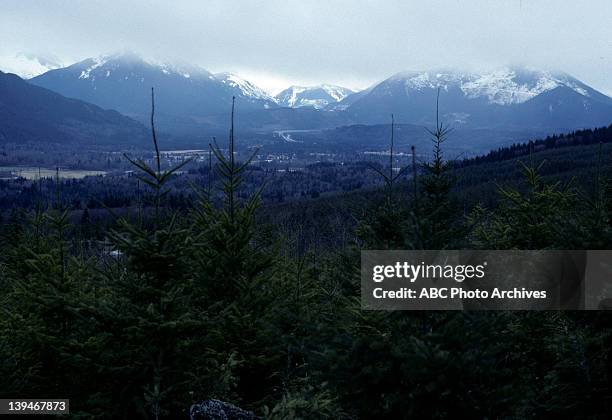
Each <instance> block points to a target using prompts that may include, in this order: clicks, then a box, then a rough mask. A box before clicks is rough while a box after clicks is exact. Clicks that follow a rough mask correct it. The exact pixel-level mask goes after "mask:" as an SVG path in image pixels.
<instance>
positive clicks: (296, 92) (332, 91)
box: [275, 85, 354, 109]
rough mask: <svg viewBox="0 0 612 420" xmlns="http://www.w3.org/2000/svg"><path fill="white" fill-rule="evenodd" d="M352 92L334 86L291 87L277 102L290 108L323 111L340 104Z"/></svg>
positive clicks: (278, 96)
mask: <svg viewBox="0 0 612 420" xmlns="http://www.w3.org/2000/svg"><path fill="white" fill-rule="evenodd" d="M352 93H354V92H353V91H352V90H350V89H347V88H344V87H341V86H334V85H320V86H308V87H306V86H291V87H289V88H287V89H285V90H284V91H282V92H280V93H279V94H278V95H276V97H275V98H276V101H277V103H278V104H279V105H281V106H286V107H290V108H300V107H306V106H308V107H313V108H315V109H322V108H325V107H327V106H328V105H330V104H334V103H337V102H340V101H341V100H343V99H344V98H346V97H347V96H349V95H350V94H352Z"/></svg>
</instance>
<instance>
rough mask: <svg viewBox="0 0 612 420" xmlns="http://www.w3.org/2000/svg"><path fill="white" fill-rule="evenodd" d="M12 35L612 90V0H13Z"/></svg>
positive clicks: (273, 84) (70, 44)
mask: <svg viewBox="0 0 612 420" xmlns="http://www.w3.org/2000/svg"><path fill="white" fill-rule="evenodd" d="M0 39H1V40H2V41H1V42H0V56H2V55H4V56H7V55H10V54H16V53H20V52H22V53H35V54H43V55H47V54H48V55H54V56H56V57H58V58H59V59H60V60H62V61H64V62H73V61H78V60H80V59H83V58H86V57H91V56H97V55H100V54H105V53H109V52H115V51H118V50H131V51H134V52H136V53H140V54H142V55H144V56H149V57H155V58H159V59H170V60H172V59H180V60H183V61H188V62H192V63H195V64H199V65H201V66H203V67H204V68H206V69H208V70H210V71H214V72H217V71H232V72H236V73H238V74H239V75H241V76H243V77H245V78H247V79H249V80H251V81H253V82H255V83H256V84H258V85H260V86H261V87H262V88H264V89H267V90H269V91H272V92H277V91H279V90H280V89H282V88H284V87H286V86H287V85H289V84H294V83H295V84H316V83H322V82H326V83H335V84H340V85H345V86H348V87H352V88H364V87H367V86H368V85H369V84H371V83H373V82H375V81H378V80H382V79H384V78H386V77H388V76H389V75H391V74H393V73H396V72H398V71H401V70H419V69H427V68H433V67H441V66H443V67H459V68H466V69H470V68H489V67H497V66H501V65H506V64H525V65H530V66H534V67H547V68H555V69H560V70H564V71H567V72H569V73H571V74H573V75H574V76H576V77H578V78H579V79H581V80H583V81H585V82H586V83H588V84H590V85H592V86H593V87H595V88H597V89H599V90H602V91H604V92H605V93H607V94H612V0H371V1H366V0H299V1H293V0H268V1H256V0H244V1H237V0H164V1H157V0H88V1H86V0H40V1H36V0H2V2H1V5H0ZM0 65H1V63H0ZM0 68H1V67H0Z"/></svg>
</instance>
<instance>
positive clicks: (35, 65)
mask: <svg viewBox="0 0 612 420" xmlns="http://www.w3.org/2000/svg"><path fill="white" fill-rule="evenodd" d="M60 67H63V64H62V62H61V61H60V60H59V59H57V58H56V57H43V56H37V55H34V54H26V53H18V54H14V55H3V56H0V70H2V71H3V72H5V73H14V74H16V75H17V76H19V77H21V78H23V79H30V78H32V77H34V76H38V75H39V74H43V73H45V72H47V71H49V70H53V69H57V68H60Z"/></svg>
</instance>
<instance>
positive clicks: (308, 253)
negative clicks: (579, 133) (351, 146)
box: [0, 125, 612, 419]
mask: <svg viewBox="0 0 612 420" xmlns="http://www.w3.org/2000/svg"><path fill="white" fill-rule="evenodd" d="M605 130H608V131H604V134H602V136H603V138H601V139H600V140H598V141H596V142H595V144H587V143H580V144H578V145H572V146H568V147H563V148H558V147H550V148H547V147H544V148H543V150H539V145H541V144H542V143H537V142H536V143H535V147H534V145H532V146H520V147H519V146H517V147H516V148H515V149H516V150H518V149H520V150H526V152H525V153H522V152H521V153H519V154H512V156H511V158H509V159H506V158H505V155H504V153H505V152H498V155H494V154H493V155H489V156H488V157H484V158H481V159H479V160H478V159H477V160H476V161H474V162H472V163H465V164H456V163H453V162H451V161H449V160H448V156H446V155H445V153H444V151H445V147H446V145H447V144H448V142H452V140H453V139H452V133H449V132H448V130H447V129H446V127H445V126H443V125H439V126H437V127H435V129H434V130H432V133H431V134H432V138H431V140H432V142H431V146H432V156H433V159H431V160H426V161H422V162H416V167H414V168H411V167H409V168H408V169H407V171H408V173H412V174H416V176H411V177H408V178H400V177H398V176H399V175H400V174H402V173H403V172H400V173H398V172H396V171H394V170H393V168H392V167H389V166H388V167H384V166H382V167H374V168H375V169H372V171H374V173H376V174H377V176H378V177H380V180H381V183H382V185H383V186H382V187H381V188H378V189H373V190H371V191H366V192H365V193H364V192H363V191H362V192H352V193H349V194H348V195H345V196H341V197H337V198H329V197H320V198H318V199H316V200H313V201H308V202H307V203H304V202H296V203H301V204H296V203H293V204H283V205H279V204H276V205H274V206H273V207H264V208H262V207H261V194H262V193H261V191H262V190H261V189H249V190H248V191H247V192H246V193H245V192H244V190H242V189H241V188H242V187H243V186H244V185H243V181H244V179H245V177H246V173H247V170H248V163H249V162H248V161H246V162H239V161H237V160H235V158H234V156H235V155H234V153H233V152H234V133H233V126H232V128H231V130H230V136H229V144H228V145H227V146H226V147H227V148H228V151H227V153H225V152H224V151H222V150H221V149H220V148H219V147H218V146H215V147H214V149H213V151H214V157H215V161H216V164H215V169H216V171H217V173H218V178H216V179H215V183H214V185H212V188H213V190H211V191H208V190H207V189H206V188H201V189H197V191H198V192H197V194H195V196H197V198H196V199H193V200H191V201H190V202H189V206H188V208H186V209H179V208H176V207H173V206H171V205H170V204H169V201H170V196H169V195H168V194H167V192H168V190H169V189H170V188H171V184H172V183H173V182H175V181H176V180H177V179H178V178H177V177H174V176H173V175H175V174H176V173H177V172H178V171H180V170H181V169H182V168H183V165H184V164H185V163H186V162H183V163H179V164H178V165H177V166H174V167H165V166H162V163H161V162H162V160H161V159H160V154H159V145H158V143H157V139H156V138H155V137H154V138H153V141H154V143H153V147H154V148H155V151H156V153H155V156H156V159H155V160H154V161H153V162H152V164H148V163H145V162H144V161H141V160H134V159H132V158H130V156H129V155H127V156H126V159H127V160H129V161H130V162H131V163H132V165H133V167H134V170H135V171H136V172H137V174H138V176H139V177H140V180H141V183H142V186H143V188H144V187H145V186H146V188H147V191H146V192H143V194H146V195H147V197H148V200H147V203H149V205H148V207H147V208H146V209H143V208H141V207H138V208H136V209H134V210H135V211H131V212H129V213H125V212H124V213H122V214H123V215H124V214H128V216H122V214H117V212H116V211H115V210H110V211H111V212H115V213H116V214H115V215H113V217H114V222H113V223H112V228H109V229H108V230H106V231H104V233H105V235H104V238H103V239H104V240H101V239H100V238H96V239H97V241H94V242H95V243H94V244H93V245H92V241H91V239H92V234H91V231H90V230H88V229H85V228H84V227H83V226H87V225H86V224H84V223H81V224H74V223H70V207H69V206H70V203H68V202H66V200H65V199H64V198H63V195H62V189H61V188H60V187H59V184H57V186H58V188H57V189H56V191H55V195H54V197H53V199H52V200H51V203H52V205H51V206H50V207H48V208H47V207H44V206H42V205H41V206H38V207H36V206H35V207H34V208H32V209H28V210H26V211H23V212H14V213H13V216H11V217H10V219H9V220H5V221H3V224H2V226H3V229H2V232H1V234H2V244H1V246H0V276H1V277H0V312H1V314H2V316H0V359H1V360H3V361H4V363H2V364H1V365H0V395H19V396H21V397H40V396H41V395H45V396H47V397H57V398H65V397H66V396H69V398H70V399H71V403H70V408H71V413H72V414H71V417H72V418H83V419H91V418H126V419H127V418H155V419H162V418H163V419H176V418H185V416H186V415H187V410H188V409H189V406H190V405H191V404H192V403H194V402H196V401H200V400H203V399H207V398H218V399H221V400H224V401H230V402H232V403H234V404H237V405H239V406H241V407H243V408H246V409H250V410H253V411H254V412H255V413H257V414H258V415H261V416H265V417H266V418H279V419H280V418H283V419H284V418H309V419H310V418H446V417H452V418H458V417H460V418H597V419H599V418H601V419H603V418H607V417H608V416H609V412H610V409H612V407H611V404H612V400H611V399H610V389H609V383H610V380H611V379H612V378H611V375H612V319H611V318H610V316H608V314H607V313H606V312H597V311H596V312H588V313H587V312H581V313H574V312H503V311H500V312H382V311H362V310H361V308H360V299H359V284H360V272H359V270H360V251H361V250H365V249H461V248H475V249H548V248H551V249H610V247H611V246H612V225H611V221H610V216H611V210H612V195H611V190H610V183H609V176H610V162H611V159H610V145H609V144H608V141H609V128H608V129H605ZM606 133H607V134H606ZM604 138H605V142H604ZM600 141H601V142H600ZM555 142H556V141H555ZM543 144H547V143H546V141H545V142H544V143H543ZM501 155H504V157H502V156H501ZM518 155H520V159H516V156H518ZM391 162H393V156H391ZM390 166H392V165H390ZM572 178H575V181H571V179H572ZM570 181H571V182H570ZM260 187H261V188H265V185H261V186H260ZM217 193H218V194H219V195H220V197H221V199H220V200H218V199H216V198H215V197H216V194H217ZM336 203H339V204H336ZM351 203H353V204H351ZM355 203H359V205H355ZM302 204H304V205H302ZM331 208H334V209H338V208H340V209H341V212H338V213H336V217H337V219H336V220H334V219H333V218H332V217H331V215H333V214H334V213H333V212H330V209H331ZM313 226H314V227H315V228H314V229H313ZM339 226H341V227H342V232H340V229H338V230H333V229H329V228H330V227H332V228H334V227H339ZM309 235H310V236H309ZM312 235H315V238H314V240H313V239H312ZM341 235H343V236H342V237H341ZM317 237H318V238H324V237H332V238H333V239H334V240H333V242H334V243H333V244H328V245H325V246H323V245H321V244H323V242H324V241H319V240H318V239H316V238H317Z"/></svg>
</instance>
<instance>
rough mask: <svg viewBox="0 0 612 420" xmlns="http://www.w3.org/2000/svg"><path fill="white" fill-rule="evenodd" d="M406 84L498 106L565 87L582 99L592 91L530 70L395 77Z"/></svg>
mask: <svg viewBox="0 0 612 420" xmlns="http://www.w3.org/2000/svg"><path fill="white" fill-rule="evenodd" d="M391 79H393V80H403V81H404V84H405V87H406V90H407V91H411V90H417V91H420V90H423V89H437V88H438V87H440V88H442V89H445V90H448V89H449V87H459V88H460V89H461V91H462V92H463V93H464V94H465V96H466V97H468V98H470V99H475V98H486V99H487V100H488V102H489V103H492V104H497V105H512V104H520V103H524V102H526V101H528V100H529V99H532V98H535V97H536V96H538V95H540V94H542V93H544V92H548V91H550V90H553V89H555V88H557V87H560V86H566V87H569V88H570V89H572V90H574V91H576V92H577V93H579V94H581V95H583V96H587V97H588V96H589V95H590V92H589V87H588V86H586V85H584V84H583V83H582V82H580V81H578V80H576V79H574V78H573V77H571V76H569V75H568V74H565V73H562V72H551V71H544V70H534V69H528V68H522V69H520V68H502V69H497V70H494V71H490V72H485V73H464V72H457V71H453V70H434V71H425V72H402V73H398V74H396V75H394V76H392V78H391Z"/></svg>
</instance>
